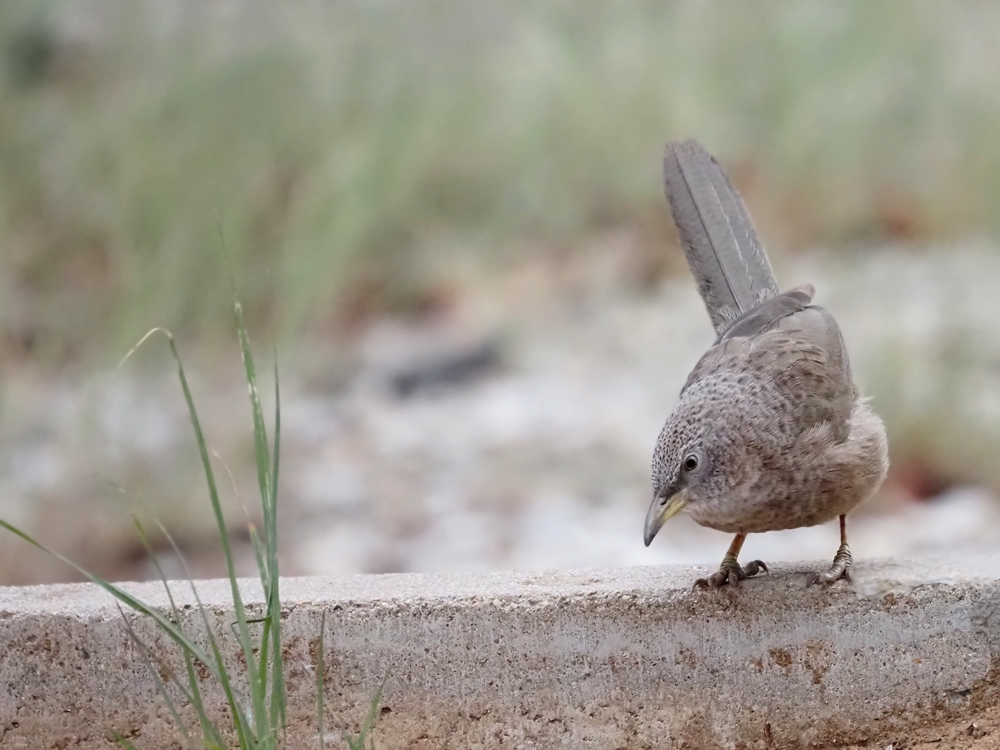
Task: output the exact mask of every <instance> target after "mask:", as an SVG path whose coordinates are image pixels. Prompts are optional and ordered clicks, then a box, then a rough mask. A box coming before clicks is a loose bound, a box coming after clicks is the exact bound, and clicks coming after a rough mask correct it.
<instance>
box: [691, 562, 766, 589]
mask: <svg viewBox="0 0 1000 750" xmlns="http://www.w3.org/2000/svg"><path fill="white" fill-rule="evenodd" d="M762 570H763V571H764V572H765V573H767V572H768V570H767V566H766V565H765V564H764V563H763V562H762V561H760V560H751V561H750V562H748V563H747V564H746V565H742V566H741V565H740V564H739V563H738V562H736V557H734V556H732V555H726V556H725V557H724V558H723V560H722V565H720V566H719V571H718V572H717V573H713V574H712V575H710V576H709V577H708V578H699V579H698V580H697V581H695V582H694V588H696V589H699V588H701V589H708V588H712V589H717V588H719V587H720V586H725V585H726V584H727V583H728V584H729V585H730V586H738V585H739V583H740V581H742V580H743V579H744V578H752V577H753V576H755V575H757V574H758V573H760V571H762Z"/></svg>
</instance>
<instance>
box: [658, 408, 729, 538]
mask: <svg viewBox="0 0 1000 750" xmlns="http://www.w3.org/2000/svg"><path fill="white" fill-rule="evenodd" d="M691 395H692V396H695V394H691ZM711 401H712V400H709V401H708V402H706V401H705V400H704V399H702V398H698V397H696V396H695V397H692V398H684V397H682V398H681V401H680V402H679V403H678V404H677V407H676V408H675V409H674V412H673V414H671V415H670V418H669V419H668V420H667V423H666V424H665V425H664V427H663V431H662V432H661V433H660V437H659V440H657V442H656V450H655V451H654V453H653V469H652V481H653V500H652V502H651V503H650V506H649V511H648V512H647V513H646V524H645V528H644V530H643V541H644V542H645V543H646V546H647V547H648V546H649V544H650V542H652V541H653V537H655V536H656V533H657V532H658V531H659V530H660V528H661V527H662V526H663V524H664V523H666V522H667V520H668V519H669V518H670V517H671V516H674V515H676V514H677V513H679V512H680V511H682V510H684V509H685V508H687V507H689V506H690V508H691V510H692V511H694V510H695V509H696V508H699V506H701V505H703V504H706V503H711V502H712V501H713V500H714V499H715V498H717V497H720V496H722V495H723V494H724V488H725V487H726V486H731V481H730V480H732V479H733V477H729V476H728V475H727V474H726V472H725V468H726V466H728V465H729V464H731V463H733V462H732V461H731V458H732V457H731V456H730V455H729V454H730V453H731V452H732V449H733V447H734V445H733V441H732V440H728V439H727V435H726V430H725V429H724V425H723V424H722V422H721V421H720V419H719V417H720V416H721V415H720V414H719V413H718V412H719V411H720V410H719V409H718V408H717V407H718V406H719V404H717V403H712V402H711Z"/></svg>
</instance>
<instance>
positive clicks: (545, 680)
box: [0, 555, 1000, 749]
mask: <svg viewBox="0 0 1000 750" xmlns="http://www.w3.org/2000/svg"><path fill="white" fill-rule="evenodd" d="M819 565H820V563H816V564H808V565H807V564H802V565H795V566H784V567H778V566H776V569H775V570H774V571H773V573H772V575H770V576H767V577H762V578H759V579H752V580H749V581H746V582H745V583H744V584H743V585H742V586H741V587H740V588H739V589H738V590H736V591H726V590H722V591H696V592H692V591H691V583H692V582H693V580H694V579H695V578H696V577H698V576H699V575H704V574H705V573H706V572H709V571H708V570H707V569H694V568H686V567H685V568H680V567H675V568H632V569H624V570H593V571H570V572H557V573H508V574H495V575H462V576H421V575H393V576H358V577H349V578H337V579H332V578H329V579H288V580H286V581H284V582H283V586H284V592H283V596H284V599H285V602H286V613H285V618H284V622H283V627H284V629H285V636H286V640H287V643H288V646H287V648H286V650H285V658H286V666H287V669H288V675H289V690H290V711H289V721H290V737H289V739H290V742H289V745H288V746H289V747H318V740H317V734H316V730H315V725H316V723H315V710H316V709H315V706H316V703H315V672H314V667H315V658H316V644H317V638H318V633H319V628H320V617H321V613H322V612H323V611H324V610H325V611H326V648H327V659H326V661H327V664H326V668H327V674H328V679H327V704H328V706H329V718H328V720H327V726H328V727H332V728H333V729H334V730H335V731H336V730H339V729H340V728H350V727H351V726H352V725H353V726H356V725H357V724H358V722H359V721H360V720H361V719H362V717H363V716H364V714H365V712H366V710H367V706H368V702H369V700H370V699H371V696H372V695H373V693H374V692H375V690H376V689H377V687H378V685H379V684H380V682H381V681H382V679H383V677H387V680H386V683H385V692H384V696H383V702H382V709H381V715H380V716H379V720H378V723H377V728H376V737H377V740H378V747H379V748H470V747H504V748H508V747H509V748H515V747H516V748H551V747H567V748H682V747H683V748H696V749H701V748H716V747H718V748H757V747H760V748H765V747H767V748H780V747H802V746H814V747H839V746H841V745H844V744H848V743H852V742H861V741H874V740H881V739H885V738H890V739H891V738H892V737H894V736H896V737H898V733H900V732H905V731H909V730H911V729H913V728H915V727H918V726H925V725H927V724H928V723H931V722H936V721H949V720H957V719H961V718H963V717H974V716H975V714H976V713H977V712H982V711H984V710H989V709H990V707H992V706H994V705H996V703H997V699H998V685H1000V582H998V580H997V577H996V576H995V575H993V574H992V573H991V572H990V571H995V570H1000V555H998V556H990V557H970V558H961V557H959V556H956V557H955V558H954V559H934V560H924V561H921V562H919V563H918V562H913V561H911V562H877V563H867V564H865V563H862V564H859V566H858V568H857V569H856V575H855V578H856V582H855V584H854V586H853V587H850V586H848V585H846V584H844V583H841V584H838V585H837V586H835V587H834V588H832V589H822V588H819V587H813V588H806V586H805V581H804V572H806V571H809V570H815V569H816V568H817V567H818V566H819ZM198 586H199V591H200V593H201V595H202V598H203V600H204V602H205V604H206V605H207V607H208V608H209V609H210V610H211V615H210V620H211V623H212V627H213V628H215V630H216V632H217V633H222V634H223V637H225V638H227V640H226V650H227V652H228V654H229V658H230V661H231V663H233V664H238V663H239V657H238V654H237V648H236V645H235V643H234V642H233V641H232V640H231V639H228V635H227V634H228V632H229V630H228V626H229V622H230V621H231V619H232V618H231V611H230V608H229V606H228V601H229V591H228V584H227V583H226V582H222V581H208V582H202V583H199V584H198ZM129 590H130V591H132V592H134V593H137V594H139V595H140V596H142V597H144V598H146V599H147V600H151V601H153V602H155V603H157V604H159V605H162V604H163V603H164V596H163V594H162V591H161V589H160V588H159V587H158V586H156V585H152V584H138V585H130V586H129ZM258 590H259V586H258V585H255V584H254V583H253V582H244V585H243V591H244V592H245V594H246V595H247V596H248V598H250V600H251V601H254V602H258V603H259V602H260V596H259V594H258V593H257V592H258ZM177 591H178V592H179V593H181V597H180V598H181V599H182V600H183V601H184V602H185V603H186V604H187V605H189V606H190V605H191V604H192V598H191V596H190V593H189V591H188V589H187V586H186V584H177ZM195 614H196V613H195V612H194V610H193V609H188V610H187V619H188V623H189V625H190V627H191V629H192V631H193V632H195V633H202V632H203V627H202V626H201V624H200V618H196V616H195ZM130 619H132V618H131V617H130ZM135 625H136V629H137V631H138V633H139V635H140V637H141V638H142V639H143V640H144V641H145V642H146V643H148V644H151V646H152V648H153V650H154V651H155V652H157V653H162V654H165V655H167V657H166V658H167V660H168V661H169V662H170V663H171V664H175V665H176V664H177V663H178V660H177V658H176V651H175V649H174V648H172V647H171V646H170V644H168V643H166V642H165V639H164V638H163V637H162V636H160V635H159V634H158V633H157V632H156V630H155V628H153V627H152V626H150V625H149V624H148V623H145V622H143V621H140V620H136V621H135ZM205 684H206V690H207V692H208V694H209V696H210V699H211V701H212V702H213V703H215V704H218V703H219V700H220V696H219V694H218V691H217V690H214V688H211V687H210V686H209V684H208V683H207V682H206V683H205ZM112 730H115V731H118V732H121V733H122V734H124V735H126V736H130V737H131V738H132V741H133V742H135V743H136V744H137V745H139V746H140V747H148V748H159V747H179V746H180V745H179V743H177V742H176V736H177V735H176V732H175V731H174V730H173V729H172V728H171V724H170V718H169V714H168V713H167V711H166V710H165V708H164V706H163V703H162V700H161V699H160V697H159V696H158V695H157V694H156V691H155V686H154V684H153V681H152V679H151V678H150V676H149V674H148V672H147V669H146V667H145V666H144V664H143V661H142V659H141V657H140V655H139V653H138V650H137V648H136V647H135V645H134V644H133V643H132V642H131V640H130V639H129V636H128V634H127V632H126V629H125V627H124V626H123V623H122V621H121V616H120V615H119V614H118V611H117V609H116V608H115V606H114V603H113V601H112V600H111V598H110V597H109V596H107V595H106V594H104V593H103V592H101V591H100V590H98V589H96V588H94V587H91V586H87V585H70V586H49V587H33V588H6V589H5V588H0V747H3V748H43V747H53V748H55V747H74V748H99V747H100V748H103V747H111V746H112V744H111V742H110V741H109V739H108V738H109V736H110V732H111V731H112ZM335 746H336V745H335Z"/></svg>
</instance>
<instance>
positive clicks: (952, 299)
mask: <svg viewBox="0 0 1000 750" xmlns="http://www.w3.org/2000/svg"><path fill="white" fill-rule="evenodd" d="M609 256H610V257H612V258H614V257H615V256H614V254H609ZM829 256H830V254H823V253H817V254H816V255H814V256H810V257H807V258H805V259H802V260H798V261H796V262H795V263H792V264H784V265H782V266H780V267H779V277H780V278H781V279H783V280H784V281H785V283H784V286H786V287H787V286H792V285H794V284H798V283H801V282H803V281H812V282H814V283H815V285H816V287H817V301H818V302H819V303H820V304H823V305H825V306H827V307H828V308H830V309H831V310H833V311H834V313H835V314H836V315H837V317H838V319H839V320H840V322H841V325H842V327H843V329H844V333H845V337H846V339H847V342H848V346H849V348H850V350H851V352H852V356H853V363H854V367H855V372H856V375H857V377H858V380H859V381H860V384H861V387H862V390H863V391H865V392H866V393H870V394H873V396H874V406H875V408H876V410H877V411H879V412H880V413H883V414H884V415H885V416H886V418H887V423H888V424H889V429H890V443H891V445H893V447H894V448H898V447H899V446H900V445H903V446H910V445H920V446H922V447H923V449H924V451H925V454H927V453H929V455H931V456H932V457H933V458H934V459H935V460H937V462H938V465H937V466H936V467H935V470H936V471H938V472H940V473H941V474H942V475H943V476H946V477H947V478H948V480H949V481H947V482H945V483H944V484H943V486H946V489H945V490H944V491H942V492H940V493H936V494H937V496H936V497H935V498H934V499H932V500H930V501H926V502H916V501H915V500H914V494H915V493H914V491H913V486H912V482H909V480H908V479H907V476H908V474H906V472H903V473H901V472H899V471H897V472H896V473H895V474H894V475H893V477H892V479H891V481H890V482H889V483H888V484H887V486H886V488H885V490H884V491H883V492H882V493H881V494H880V495H879V496H878V497H877V498H876V499H875V500H874V501H872V502H871V503H869V504H868V505H867V506H866V507H864V508H862V509H860V510H859V511H857V512H856V513H855V514H854V515H853V516H852V517H851V520H850V527H849V528H850V538H851V545H852V549H853V550H854V553H855V555H856V556H857V557H881V556H906V555H917V554H921V553H923V552H934V551H942V550H945V549H951V548H955V547H962V548H969V549H971V548H988V547H995V546H996V544H997V543H998V542H1000V503H998V502H997V500H996V498H995V497H994V496H993V494H992V493H991V492H990V491H988V490H987V489H984V488H986V487H993V486H998V484H996V483H994V482H993V477H994V476H1000V473H998V470H997V468H996V467H994V465H993V464H994V461H991V460H989V457H990V456H992V455H994V451H995V450H996V448H997V447H998V446H1000V435H998V433H997V430H996V427H995V425H997V424H1000V421H998V419H997V417H998V416H1000V378H997V377H995V376H994V372H995V370H996V368H997V363H1000V336H998V335H997V334H996V332H995V331H991V330H990V329H989V325H988V322H989V321H990V320H991V318H990V316H989V315H988V314H987V313H988V311H989V310H991V309H992V308H993V307H995V305H996V300H995V296H996V295H995V290H994V288H993V287H994V286H995V284H994V283H993V282H992V279H995V278H998V276H1000V257H997V254H996V253H995V252H994V251H993V249H992V248H987V247H978V246H972V247H966V248H960V249H956V250H955V251H954V252H952V253H951V254H949V255H947V256H945V255H944V254H942V253H935V254H930V253H920V252H917V251H913V250H906V249H901V248H900V249H893V248H889V249H886V250H885V251H884V252H879V253H877V254H858V255H856V256H852V257H850V258H849V259H847V260H846V261H844V260H843V259H841V260H838V261H837V262H836V263H834V262H833V259H831V258H830V257H829ZM600 257H603V256H600ZM573 274H575V276H574V277H573V278H572V279H569V281H567V279H566V278H565V277H563V278H553V276H554V274H553V273H552V272H551V269H545V268H533V267H530V266H528V267H526V268H525V269H522V270H520V271H517V272H512V273H511V274H508V275H507V276H505V277H504V279H503V281H502V282H493V283H491V284H488V285H482V286H480V287H479V288H478V290H477V291H476V293H475V294H469V295H467V299H466V300H464V301H463V302H461V303H460V304H458V305H457V306H456V307H455V309H453V310H452V311H451V312H450V313H449V315H447V316H446V317H442V318H440V319H438V320H430V321H424V322H423V323H420V324H413V323H409V324H407V323H401V322H398V321H397V322H393V321H384V322H382V323H380V324H379V325H377V326H374V327H373V328H372V329H371V330H370V331H369V333H368V334H367V335H366V336H365V337H364V338H363V340H361V341H360V342H359V344H358V347H357V349H356V351H352V352H349V353H347V354H346V356H345V355H343V354H342V355H341V356H339V357H334V356H333V355H329V354H321V353H320V352H322V348H321V347H320V346H319V345H318V344H314V349H313V350H312V352H311V353H309V354H304V353H303V352H298V353H296V354H294V355H293V356H290V357H289V358H287V359H286V360H285V361H287V362H289V363H290V364H284V363H283V364H282V389H283V390H282V394H283V395H282V415H283V422H282V434H283V459H282V490H283V497H284V503H285V504H284V506H283V508H284V510H283V514H284V515H283V518H284V526H283V533H284V535H285V541H284V547H283V550H284V571H285V572H288V573H299V574H324V573H330V574H333V573H350V572H389V571H422V572H444V571H468V570H494V569H510V568H514V569H539V568H568V567H574V566H587V567H590V566H605V565H611V566H618V565H643V564H650V563H668V562H669V563H702V564H715V563H717V562H718V561H719V560H720V559H721V557H722V554H723V553H724V551H725V548H726V546H727V545H728V541H729V540H728V537H727V536H726V535H724V534H721V533H719V532H714V531H711V530H708V529H702V528H700V527H698V526H696V525H695V524H693V523H692V522H690V521H689V520H688V519H685V518H681V519H675V520H672V521H671V522H670V523H669V524H668V525H667V526H666V527H665V528H664V530H663V531H662V532H661V533H660V535H659V536H658V537H657V539H656V541H655V542H654V544H653V545H652V546H651V547H650V548H649V549H646V548H645V547H643V544H642V540H641V537H642V521H643V517H644V514H645V510H646V506H647V503H648V500H649V493H650V490H649V480H648V473H649V458H650V454H651V451H652V447H653V444H654V442H655V440H656V436H657V434H658V432H659V429H660V427H661V426H662V423H663V420H664V419H665V417H666V415H667V413H668V412H669V410H670V408H671V407H672V405H673V403H674V400H675V398H676V394H677V392H678V391H679V389H680V386H681V384H682V383H683V381H684V378H685V376H686V374H687V372H688V371H689V370H690V368H691V366H692V365H693V364H694V362H695V361H696V360H697V358H698V356H699V355H700V353H701V352H702V351H703V350H704V348H705V347H706V346H707V345H708V344H709V343H710V341H711V338H712V335H711V329H710V327H709V324H708V320H707V316H706V315H705V312H704V310H703V308H702V307H701V302H700V300H699V299H698V298H697V295H696V293H695V291H694V289H693V284H692V283H691V282H690V280H689V279H687V278H685V277H680V278H677V279H672V280H668V281H667V282H665V283H664V284H663V285H662V286H661V287H660V288H659V289H657V290H655V292H650V293H646V294H642V295H637V294H634V293H625V292H624V291H623V289H622V287H621V285H618V284H616V283H614V282H613V279H614V278H615V277H616V274H617V271H616V270H615V268H614V267H609V266H608V265H607V261H606V260H601V259H598V260H594V261H593V262H592V263H590V264H589V265H586V264H585V265H584V267H583V269H582V270H580V269H576V270H574V271H573ZM605 278H609V279H612V281H608V282H607V283H603V282H602V280H603V279H605ZM581 279H582V280H581ZM472 289H473V290H476V289H477V288H476V287H475V286H474V285H473V286H472ZM574 289H575V290H577V291H574ZM579 289H583V290H584V291H583V292H580V291H579ZM567 290H569V291H567ZM512 300H513V302H512ZM140 356H142V357H146V359H147V360H148V359H156V358H157V357H159V356H160V355H159V354H156V355H147V354H145V353H143V354H142V355H140ZM164 362H165V360H164ZM236 362H238V360H237V359H236V355H235V351H234V352H233V363H236ZM233 363H227V364H226V366H225V369H224V370H222V369H219V370H216V369H214V368H211V367H208V366H206V365H204V364H203V362H202V360H201V359H200V357H197V356H196V357H194V358H192V361H191V362H189V370H190V375H191V377H192V381H193V387H194V390H195V394H196V397H197V398H198V400H199V403H200V404H201V405H202V408H203V414H202V420H203V423H204V424H205V425H206V429H207V431H208V434H209V439H210V441H211V444H212V447H213V449H215V450H216V451H217V452H218V454H219V457H220V463H219V467H220V468H222V462H224V463H225V466H226V468H228V469H231V470H232V473H233V475H234V477H235V480H234V482H235V486H236V487H237V488H238V489H237V492H238V496H239V497H240V498H241V499H242V501H243V502H245V503H246V504H247V505H250V504H251V502H252V498H253V488H254V481H253V475H252V473H251V471H250V469H249V466H248V465H247V463H246V459H245V458H241V457H244V456H246V455H247V454H248V453H249V449H248V446H249V419H248V417H247V413H246V404H245V388H244V387H242V386H240V385H239V383H238V377H239V372H238V370H237V369H235V368H236V367H238V364H237V365H234V366H231V365H232V364H233ZM291 363H295V364H291ZM442 363H444V365H447V366H444V367H443V366H442ZM449 363H450V364H449ZM261 369H263V368H261ZM159 370H160V371H161V372H162V374H161V375H157V376H155V377H148V376H140V375H137V374H136V373H137V372H139V371H140V368H139V367H138V366H136V365H132V364H130V365H127V366H126V367H125V368H123V369H121V370H117V371H113V372H105V373H103V374H100V375H98V376H94V377H91V378H90V379H88V380H85V381H79V380H74V381H73V382H68V381H67V380H64V381H61V382H53V381H52V380H51V379H46V378H42V377H39V376H37V375H36V374H34V373H31V372H27V371H25V372H22V373H20V374H18V375H16V376H14V377H11V378H10V379H9V381H8V383H7V386H6V388H5V391H4V396H3V401H2V402H0V415H2V420H0V517H3V518H6V519H10V520H12V521H15V522H18V523H23V524H26V525H27V526H29V527H31V528H34V529H36V530H38V531H39V532H40V534H41V535H42V536H43V537H44V538H46V539H47V540H49V541H51V542H52V543H53V544H54V546H56V547H58V548H60V549H62V550H65V551H68V552H70V553H71V554H74V555H75V556H76V557H82V558H83V559H84V560H85V561H89V562H92V563H94V564H97V565H98V566H103V568H102V569H104V570H106V571H107V570H111V571H113V573H114V574H116V575H118V576H120V577H136V576H143V575H147V574H148V573H149V572H150V571H149V570H148V568H146V567H144V565H143V564H142V563H141V555H137V554H136V552H135V548H134V546H135V545H134V542H127V541H125V540H128V539H131V538H132V535H131V532H130V531H129V529H128V523H127V514H126V513H125V512H124V509H123V508H124V505H123V503H122V502H121V501H118V500H116V501H114V502H108V500H107V499H108V498H109V497H117V496H120V495H123V496H126V497H127V498H128V499H129V500H131V501H136V500H137V501H140V502H142V503H144V504H145V505H147V506H149V507H151V508H152V509H153V512H154V513H155V514H156V515H157V516H158V517H160V518H163V519H164V520H165V522H166V523H167V524H168V525H169V526H170V527H171V528H173V529H177V530H178V536H179V537H180V538H181V539H182V541H183V542H184V544H183V546H184V549H185V553H186V554H187V555H189V556H190V557H191V558H192V568H193V570H194V572H195V573H196V574H204V575H214V574H218V573H219V572H220V571H221V568H220V567H219V565H218V560H217V554H215V553H214V552H213V550H214V549H215V548H214V544H215V543H214V541H213V538H212V533H211V530H210V529H211V527H210V525H209V524H210V519H209V517H208V516H207V514H206V513H205V511H204V509H205V505H206V503H205V499H204V497H205V496H204V490H203V481H202V480H201V479H200V478H199V476H198V474H197V469H198V467H197V460H196V458H197V457H196V455H195V454H194V449H193V446H192V441H191V439H190V433H189V427H188V425H187V424H186V421H185V413H184V405H183V402H182V401H181V399H180V397H179V395H178V393H177V387H176V383H175V382H174V381H173V380H172V368H171V367H170V366H169V365H167V364H166V363H164V366H162V367H160V368H159ZM421 372H423V373H425V374H426V373H428V372H429V373H431V376H433V377H430V376H428V377H430V379H432V380H433V379H436V381H435V382H436V384H433V383H432V384H431V385H429V386H427V387H424V386H422V385H421V383H423V382H424V381H422V380H421V379H420V378H419V377H418V378H416V379H414V377H409V379H403V380H400V377H399V375H400V373H409V375H411V376H412V375H413V373H417V374H418V375H419V374H420V373H421ZM449 378H450V379H451V381H452V382H448V383H441V382H437V381H441V380H448V379H449ZM425 380H427V378H425ZM400 382H405V383H408V384H409V385H407V386H406V388H409V391H408V393H407V395H405V396H401V395H400V393H399V384H400ZM413 383H417V385H416V386H414V385H413ZM404 390H405V389H404ZM897 468H899V467H897ZM903 468H906V467H905V466H904V467H903ZM222 476H223V477H224V476H225V473H224V472H223V473H222ZM223 484H224V485H226V486H228V484H229V482H228V480H224V481H223ZM916 494H919V493H916ZM227 502H228V503H229V504H230V506H231V507H232V508H233V514H232V515H233V517H234V519H239V518H240V517H241V516H242V511H241V510H240V507H239V503H238V502H235V501H234V500H233V499H232V498H231V497H230V498H229V499H228V500H227ZM123 518H124V519H125V521H124V522H123V521H122V519H123ZM109 529H110V530H109ZM130 545H131V546H130ZM836 546H837V529H836V524H829V525H827V526H824V527H817V528H812V529H800V530H794V531H786V532H780V533H771V534H766V535H756V536H751V537H750V538H749V540H748V542H747V544H746V547H745V553H744V554H745V555H746V556H748V557H751V556H752V557H759V558H762V559H764V560H790V559H803V558H805V559H819V558H827V557H831V556H832V555H833V553H834V551H835V549H836ZM116 550H117V551H116ZM23 552H24V548H23V546H21V545H8V544H0V583H3V582H4V581H5V580H6V581H7V582H19V583H25V582H35V581H44V580H51V579H53V578H58V577H65V574H64V573H59V572H57V571H58V570H59V569H57V568H50V567H46V566H45V565H41V564H40V563H38V562H37V560H36V559H35V558H33V557H31V556H27V555H24V554H22V553H23ZM244 553H245V550H244ZM249 560H250V558H249V557H244V563H245V564H247V565H248V564H249ZM245 569H246V568H245ZM168 570H172V571H173V572H178V573H179V572H180V570H179V569H178V568H173V569H171V568H169V567H168Z"/></svg>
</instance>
